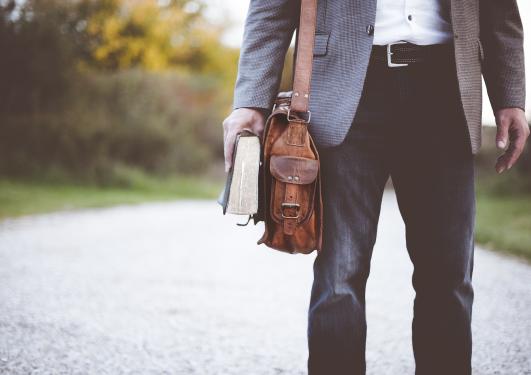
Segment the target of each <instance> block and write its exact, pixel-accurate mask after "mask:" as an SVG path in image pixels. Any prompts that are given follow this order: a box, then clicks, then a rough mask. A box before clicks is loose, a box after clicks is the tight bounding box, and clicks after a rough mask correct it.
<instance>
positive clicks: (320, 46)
mask: <svg viewBox="0 0 531 375" xmlns="http://www.w3.org/2000/svg"><path fill="white" fill-rule="evenodd" d="M329 39H330V33H325V32H319V31H318V32H317V33H316V34H315V41H314V44H313V55H314V56H324V55H326V54H327V52H328V40H329Z"/></svg>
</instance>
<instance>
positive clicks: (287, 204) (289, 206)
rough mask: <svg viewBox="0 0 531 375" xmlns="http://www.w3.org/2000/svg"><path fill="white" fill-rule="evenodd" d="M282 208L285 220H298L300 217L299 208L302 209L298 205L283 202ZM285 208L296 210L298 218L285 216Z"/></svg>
mask: <svg viewBox="0 0 531 375" xmlns="http://www.w3.org/2000/svg"><path fill="white" fill-rule="evenodd" d="M280 206H281V209H280V211H281V214H282V217H283V218H284V219H297V218H298V217H299V208H300V207H301V205H300V204H298V203H289V202H282V204H281V205H280ZM284 208H296V209H297V210H296V212H297V215H296V216H290V215H284Z"/></svg>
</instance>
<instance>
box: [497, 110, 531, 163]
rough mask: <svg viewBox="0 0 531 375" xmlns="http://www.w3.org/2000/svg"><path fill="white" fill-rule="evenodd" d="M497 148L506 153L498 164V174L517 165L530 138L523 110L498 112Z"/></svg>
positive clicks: (499, 159)
mask: <svg viewBox="0 0 531 375" xmlns="http://www.w3.org/2000/svg"><path fill="white" fill-rule="evenodd" d="M495 117H496V126H497V128H498V131H497V133H496V146H497V147H498V148H499V149H502V150H505V152H504V153H503V154H502V155H501V156H500V157H499V158H498V160H497V162H496V172H498V173H502V172H503V171H505V170H506V169H511V167H512V166H513V165H514V163H516V161H517V160H518V158H519V157H520V155H521V154H522V151H523V150H524V146H525V143H526V140H527V137H529V125H528V124H527V120H526V118H525V113H524V111H523V110H522V109H521V108H502V109H499V110H497V111H496V113H495Z"/></svg>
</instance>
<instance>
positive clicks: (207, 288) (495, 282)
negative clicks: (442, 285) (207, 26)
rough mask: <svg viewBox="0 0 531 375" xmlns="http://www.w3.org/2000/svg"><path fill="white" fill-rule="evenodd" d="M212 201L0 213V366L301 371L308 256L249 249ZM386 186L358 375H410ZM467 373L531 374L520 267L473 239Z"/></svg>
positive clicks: (252, 232)
mask: <svg viewBox="0 0 531 375" xmlns="http://www.w3.org/2000/svg"><path fill="white" fill-rule="evenodd" d="M236 221H237V220H236V219H235V218H233V217H229V216H223V215H221V210H220V208H219V206H217V204H216V203H215V202H212V201H182V202H175V203H160V204H159V203H157V204H145V205H138V206H122V207H116V208H109V209H94V210H83V211H73V212H62V213H55V214H48V215H38V216H33V217H27V218H21V219H14V220H7V221H3V222H2V223H0V300H1V303H0V374H9V375H12V374H98V375H100V374H102V375H103V374H142V375H145V374H200V375H209V374H216V375H217V374H223V375H225V374H227V375H230V374H244V375H261V374H305V372H306V371H305V369H306V358H307V346H306V318H307V306H308V302H309V293H310V287H311V281H312V262H313V259H314V254H312V255H310V256H305V255H290V254H284V253H281V252H277V251H274V250H270V249H268V248H266V247H264V246H263V245H261V246H256V245H255V243H256V240H257V239H258V238H259V236H260V234H261V230H262V225H261V224H259V225H257V226H253V225H250V226H248V227H238V226H236V225H235V223H236ZM403 232H404V228H403V224H402V221H401V218H400V216H399V214H398V210H397V207H396V203H395V197H394V195H393V193H392V192H388V193H386V194H385V197H384V204H383V207H382V218H381V222H380V228H379V237H378V241H377V244H376V248H375V252H374V256H373V261H372V271H371V276H370V278H369V283H368V291H367V312H368V326H369V328H368V342H367V358H368V363H367V367H368V374H374V375H385V374H390V375H402V374H406V375H407V374H413V372H414V362H413V354H412V350H411V332H410V328H411V316H412V306H413V304H412V302H413V296H414V293H413V289H412V287H411V283H410V280H411V272H412V267H411V264H410V262H409V258H408V256H407V252H406V250H405V245H404V233H403ZM474 286H475V293H476V294H475V296H476V297H475V304H474V315H473V333H474V361H473V365H474V374H485V375H486V374H503V375H510V374H518V375H521V374H531V289H530V288H531V267H530V266H529V265H528V264H526V263H524V262H521V261H519V260H515V259H510V258H506V257H503V256H500V255H497V254H494V253H491V252H488V251H485V250H481V249H479V248H477V249H476V256H475V268H474Z"/></svg>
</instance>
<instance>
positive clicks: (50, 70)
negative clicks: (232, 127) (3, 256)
mask: <svg viewBox="0 0 531 375" xmlns="http://www.w3.org/2000/svg"><path fill="white" fill-rule="evenodd" d="M0 4H1V5H0V48H1V50H2V51H4V53H3V57H2V59H0V82H2V90H0V174H1V175H3V176H16V177H24V176H31V177H38V178H47V179H54V178H55V179H57V178H58V179H67V180H68V179H71V180H75V181H80V182H84V183H98V184H114V183H121V182H123V179H124V178H126V176H127V175H128V173H129V172H128V171H130V170H131V169H140V170H142V171H144V172H146V173H152V174H157V175H162V176H164V175H174V174H176V173H187V172H191V171H198V170H204V169H205V168H206V167H207V166H208V165H209V164H210V163H211V162H212V161H213V160H214V159H216V158H219V157H220V156H221V155H222V144H221V138H222V137H221V135H222V131H221V125H220V123H221V119H222V117H223V116H224V115H225V114H226V112H227V111H228V110H229V109H230V104H231V101H232V87H233V83H234V79H235V75H236V67H237V58H238V51H237V50H234V49H231V48H228V47H226V46H224V45H223V44H222V43H221V42H220V40H219V38H220V35H221V31H222V29H223V27H222V26H221V25H213V24H210V23H209V22H207V20H206V19H205V17H204V16H203V10H204V5H203V4H202V3H200V2H198V1H185V0H171V1H155V0H136V1H132V0H130V1H126V0H70V1H61V0H27V1H25V2H24V3H16V2H14V1H9V2H3V3H1V2H0Z"/></svg>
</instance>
